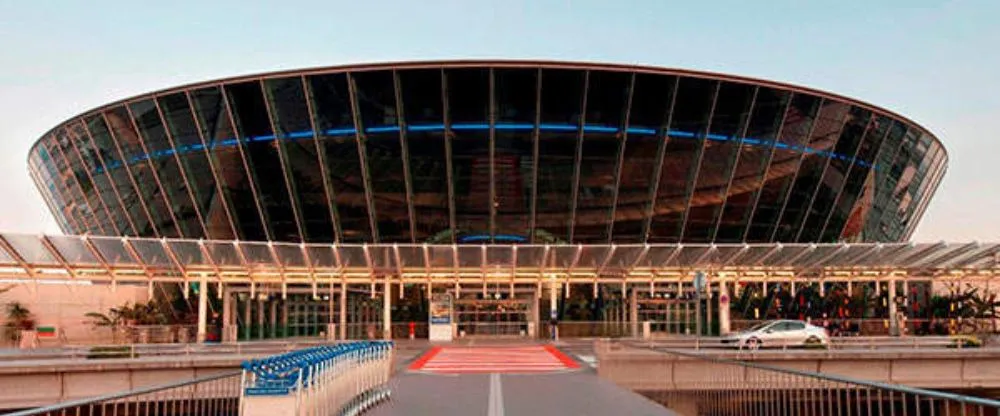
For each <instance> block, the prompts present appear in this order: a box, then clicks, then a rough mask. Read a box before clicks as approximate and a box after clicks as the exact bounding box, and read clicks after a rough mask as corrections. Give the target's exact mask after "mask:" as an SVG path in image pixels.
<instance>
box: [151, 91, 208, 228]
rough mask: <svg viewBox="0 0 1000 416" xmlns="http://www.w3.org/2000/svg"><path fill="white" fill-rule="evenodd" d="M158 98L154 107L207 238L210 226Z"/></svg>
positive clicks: (154, 102)
mask: <svg viewBox="0 0 1000 416" xmlns="http://www.w3.org/2000/svg"><path fill="white" fill-rule="evenodd" d="M158 98H159V97H156V96H154V97H153V98H152V101H153V105H154V106H155V107H156V115H157V116H159V117H160V123H161V124H162V125H163V133H164V135H166V136H167V143H169V144H170V151H171V152H173V156H174V163H176V164H177V170H178V171H180V172H181V180H182V181H184V187H185V188H186V191H187V195H188V198H191V207H192V208H193V209H194V215H195V216H196V217H197V218H198V226H200V227H201V232H202V235H203V236H206V237H207V236H208V224H207V223H206V221H205V216H203V215H202V214H201V207H199V206H198V205H199V204H198V198H196V197H195V196H194V184H193V183H192V182H191V181H190V180H188V176H187V169H184V163H183V162H182V161H181V157H180V152H178V151H177V143H175V142H174V134H173V133H172V132H171V131H170V125H169V124H168V123H167V117H165V116H164V115H163V109H162V108H161V107H160V100H159V99H158Z"/></svg>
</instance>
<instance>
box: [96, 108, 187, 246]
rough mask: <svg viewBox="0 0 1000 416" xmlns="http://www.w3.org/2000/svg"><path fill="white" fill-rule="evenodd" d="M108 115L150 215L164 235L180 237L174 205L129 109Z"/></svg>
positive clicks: (126, 165) (113, 135)
mask: <svg viewBox="0 0 1000 416" xmlns="http://www.w3.org/2000/svg"><path fill="white" fill-rule="evenodd" d="M104 116H105V118H106V120H107V122H108V127H109V128H110V129H111V134H112V138H113V139H114V141H115V142H116V143H117V144H118V146H119V149H120V150H121V154H120V156H121V158H122V159H120V160H124V162H123V163H124V164H125V168H126V171H127V172H131V174H132V178H133V179H134V181H135V182H134V183H135V184H136V185H137V186H138V188H139V194H140V198H142V199H143V200H144V201H146V207H147V208H148V209H149V215H151V216H152V217H153V221H154V223H155V224H156V228H157V229H158V230H160V235H162V236H166V237H178V236H180V234H179V232H180V231H179V230H178V229H177V226H176V224H174V222H173V219H172V218H171V216H170V207H169V205H167V201H166V200H165V199H164V194H163V190H162V189H160V188H159V186H158V185H157V177H156V172H155V171H154V170H153V169H151V168H150V165H149V156H148V155H146V153H145V151H143V150H142V143H141V142H140V138H139V133H138V132H137V131H136V130H135V125H134V124H133V123H132V119H131V117H129V114H128V111H127V110H126V109H125V107H124V106H120V107H114V108H112V109H110V110H108V111H107V112H105V113H104ZM145 235H148V234H145Z"/></svg>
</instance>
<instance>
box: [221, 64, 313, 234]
mask: <svg viewBox="0 0 1000 416" xmlns="http://www.w3.org/2000/svg"><path fill="white" fill-rule="evenodd" d="M225 91H226V96H227V99H228V100H229V107H230V109H231V110H232V115H233V120H234V123H235V125H236V131H237V132H238V133H239V134H238V136H239V137H240V140H241V141H243V142H244V143H246V145H245V151H246V159H247V160H246V161H247V165H248V167H249V169H250V176H249V177H250V178H252V179H251V180H253V181H254V184H255V185H256V187H257V192H258V193H259V194H260V195H259V198H260V204H261V205H262V206H263V207H264V213H265V217H264V218H265V220H266V221H267V225H268V226H269V227H270V229H271V238H269V240H278V241H302V236H300V235H299V232H298V228H297V226H296V223H295V215H294V212H293V210H292V201H291V200H290V199H289V193H288V187H287V184H286V183H285V174H284V172H285V171H284V168H283V166H282V164H281V150H280V149H279V148H278V147H277V146H275V145H274V143H273V142H274V132H273V131H271V124H270V122H269V120H268V113H267V107H266V104H265V103H264V94H263V92H262V91H261V87H260V83H259V82H257V81H249V82H243V83H239V84H228V85H226V87H225ZM239 217H240V218H242V217H243V216H242V215H239Z"/></svg>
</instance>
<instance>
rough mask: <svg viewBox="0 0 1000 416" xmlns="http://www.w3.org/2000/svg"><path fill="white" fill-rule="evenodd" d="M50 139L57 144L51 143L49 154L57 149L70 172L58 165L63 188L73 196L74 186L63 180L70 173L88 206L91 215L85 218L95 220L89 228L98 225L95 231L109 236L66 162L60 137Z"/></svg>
mask: <svg viewBox="0 0 1000 416" xmlns="http://www.w3.org/2000/svg"><path fill="white" fill-rule="evenodd" d="M63 133H65V130H64V131H63ZM49 137H51V138H52V139H53V140H52V141H53V142H55V143H50V144H49V146H48V147H49V149H47V151H48V152H49V153H54V151H53V148H55V151H58V152H59V157H60V158H62V162H63V168H64V169H67V170H68V172H65V173H64V172H62V171H60V170H59V166H58V164H57V166H56V173H58V174H59V175H58V176H59V179H60V181H61V182H62V183H63V186H65V187H66V189H67V190H68V191H70V192H69V194H70V195H71V196H72V186H71V185H70V180H67V179H65V178H63V175H64V174H66V173H69V175H68V176H72V177H73V179H72V182H73V183H75V184H76V192H78V194H79V195H80V200H82V201H83V204H85V205H86V207H87V211H88V213H89V214H90V215H87V218H85V219H87V220H93V221H88V226H87V228H88V229H91V227H92V226H93V225H92V224H96V226H94V227H93V228H92V229H93V230H95V231H98V232H100V233H101V234H107V231H105V230H104V227H103V226H101V221H100V219H99V218H98V217H97V211H96V210H94V207H92V206H90V201H88V200H87V196H86V195H85V194H84V193H83V186H81V185H80V181H79V180H78V179H77V178H76V175H75V174H73V169H72V168H71V167H70V165H69V161H68V160H66V153H65V152H63V151H62V147H61V146H60V145H59V136H58V135H57V134H53V135H51V136H49ZM64 137H65V136H64ZM65 138H66V140H70V139H69V137H65ZM42 146H46V144H45V143H42ZM53 162H55V161H54V160H53ZM77 202H79V201H77Z"/></svg>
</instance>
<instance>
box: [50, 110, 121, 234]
mask: <svg viewBox="0 0 1000 416" xmlns="http://www.w3.org/2000/svg"><path fill="white" fill-rule="evenodd" d="M78 122H79V123H80V124H81V125H83V124H84V123H83V120H79V121H78ZM81 128H82V129H84V131H86V126H81ZM66 132H67V133H68V134H70V135H72V136H73V138H74V139H75V140H70V144H71V145H72V146H73V152H74V153H76V157H77V158H79V159H80V163H82V164H83V167H84V169H85V170H86V171H87V178H89V179H90V183H92V184H94V188H95V192H97V199H98V200H99V201H100V202H101V206H102V207H104V212H106V213H107V215H108V219H109V220H111V226H112V227H113V228H114V229H115V233H116V234H118V235H122V234H129V233H128V232H122V229H121V228H119V227H118V223H117V221H115V220H114V215H112V214H111V209H109V208H108V203H107V202H106V201H105V200H104V197H103V196H102V195H101V191H100V189H96V188H97V181H96V180H94V175H93V174H91V172H90V169H89V168H88V167H87V162H85V161H84V158H83V152H80V147H79V146H77V144H76V142H77V140H85V139H84V138H83V137H81V136H79V135H78V134H76V133H75V132H73V131H72V130H70V129H67V130H66ZM86 140H90V139H89V138H87V139H86ZM94 153H95V154H96V153H97V152H94ZM102 169H103V164H102ZM102 172H103V173H104V175H105V178H106V179H107V181H108V184H109V185H110V186H111V188H112V189H114V181H113V180H112V179H111V176H110V175H109V174H108V173H107V171H106V170H102ZM117 194H118V192H117V190H115V195H117ZM119 207H121V206H120V205H119ZM121 213H122V215H124V217H125V220H126V221H127V222H128V226H129V227H130V228H131V229H132V230H134V229H135V226H134V225H132V219H131V218H129V216H128V210H126V209H125V208H124V207H121ZM123 225H124V224H123ZM132 234H135V231H132Z"/></svg>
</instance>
